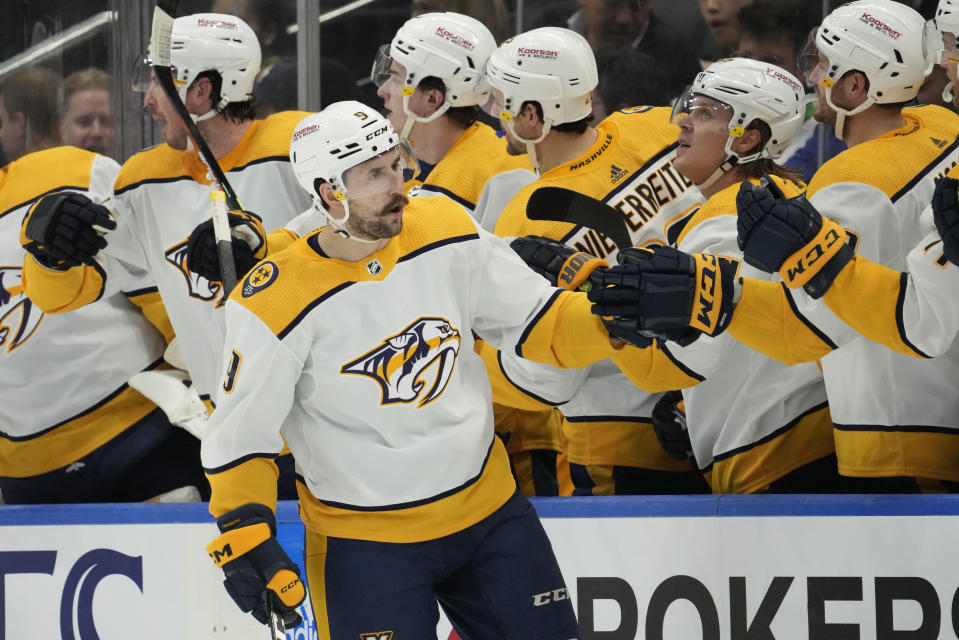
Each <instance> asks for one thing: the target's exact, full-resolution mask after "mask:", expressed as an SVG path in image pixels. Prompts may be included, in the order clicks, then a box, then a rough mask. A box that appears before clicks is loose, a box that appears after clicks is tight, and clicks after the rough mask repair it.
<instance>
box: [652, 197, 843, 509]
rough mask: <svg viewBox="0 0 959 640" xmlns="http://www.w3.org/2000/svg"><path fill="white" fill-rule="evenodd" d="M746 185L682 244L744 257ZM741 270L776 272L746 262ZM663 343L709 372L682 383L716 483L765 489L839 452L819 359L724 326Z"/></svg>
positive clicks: (720, 488) (693, 435)
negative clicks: (784, 355)
mask: <svg viewBox="0 0 959 640" xmlns="http://www.w3.org/2000/svg"><path fill="white" fill-rule="evenodd" d="M774 180H776V182H777V184H778V186H779V188H780V189H781V190H782V191H783V193H785V194H786V195H787V197H791V196H793V195H798V194H799V193H800V188H799V186H797V185H795V184H794V183H791V182H786V181H783V180H781V179H779V178H774ZM754 182H755V183H757V184H758V180H757V181H754ZM739 186H740V185H739V184H735V185H733V186H731V187H727V188H726V189H724V190H722V191H720V192H719V193H716V194H715V195H713V196H712V197H711V198H710V199H709V201H707V203H706V204H705V205H703V207H702V209H700V211H699V214H697V215H696V216H695V217H694V218H693V219H692V220H691V221H690V223H689V224H688V225H687V226H686V229H685V230H684V232H683V234H682V235H681V236H680V240H679V249H681V250H682V251H684V252H686V253H710V254H714V255H723V256H729V257H733V258H736V259H739V260H741V259H742V251H741V250H740V249H739V246H738V245H737V240H736V234H737V230H736V225H737V218H736V194H737V193H738V192H739ZM740 275H741V276H748V277H751V278H757V279H763V280H771V279H773V278H774V277H775V276H772V275H769V274H766V273H764V272H761V271H759V270H758V269H756V268H754V267H751V266H749V265H748V264H745V263H743V264H742V267H741V269H740ZM663 348H664V349H666V350H667V351H668V352H669V353H670V354H672V356H673V357H674V358H675V359H676V360H677V361H678V362H680V363H681V364H682V365H684V366H685V367H686V368H687V369H688V370H689V371H691V372H693V373H694V374H695V375H696V376H697V377H700V378H701V379H702V382H700V383H699V384H697V385H695V386H693V387H690V388H687V389H683V400H684V404H685V408H686V423H687V425H688V430H689V438H690V442H691V443H692V447H693V452H694V454H695V456H696V462H697V463H698V464H699V467H700V469H702V470H703V471H704V473H706V476H707V478H708V479H709V481H710V484H711V486H712V487H713V490H714V491H716V492H719V493H751V492H754V491H757V490H761V489H763V488H764V487H765V486H767V485H768V484H769V483H770V482H772V481H774V480H776V479H778V478H780V477H782V476H784V475H786V474H787V473H789V472H790V471H793V470H795V469H797V468H798V467H800V466H802V465H804V464H807V463H809V462H811V461H813V460H817V459H819V458H822V457H824V456H826V455H829V454H831V453H832V452H833V450H834V447H833V443H832V424H831V423H830V421H829V412H828V410H827V408H826V387H825V385H824V383H823V379H822V374H821V373H820V371H819V367H818V366H817V365H816V364H815V363H803V364H797V365H795V366H792V367H790V366H788V365H786V364H783V363H781V362H777V361H775V360H772V359H771V358H767V357H766V356H764V355H762V354H760V353H758V352H756V351H753V350H752V349H749V348H748V347H747V346H745V345H743V344H741V343H739V342H737V341H736V340H735V339H734V338H733V337H732V336H730V335H728V334H725V333H724V334H722V335H720V336H717V337H715V338H712V337H709V336H701V337H700V338H699V339H698V340H696V341H695V342H693V343H692V344H690V345H689V346H687V347H680V346H678V345H676V344H675V343H669V344H668V345H666V346H664V347H663ZM771 443H775V444H771Z"/></svg>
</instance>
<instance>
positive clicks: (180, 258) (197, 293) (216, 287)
mask: <svg viewBox="0 0 959 640" xmlns="http://www.w3.org/2000/svg"><path fill="white" fill-rule="evenodd" d="M186 251H187V240H184V241H183V242H181V243H180V244H177V245H174V246H172V247H170V248H169V249H167V250H166V253H165V256H166V260H167V262H169V263H170V264H172V265H173V266H174V267H176V269H177V271H179V272H180V275H182V276H183V277H184V279H186V283H187V288H188V289H189V294H190V297H191V298H198V299H200V300H204V301H207V300H216V298H217V296H218V295H219V294H220V293H221V292H222V291H223V287H222V286H221V285H220V283H219V282H210V281H209V280H207V279H206V278H204V277H203V276H201V275H200V274H198V273H193V272H192V271H190V270H189V269H187V267H186ZM219 298H220V299H219V300H217V302H216V306H218V307H220V306H222V305H223V304H224V303H225V302H226V300H224V299H223V296H219Z"/></svg>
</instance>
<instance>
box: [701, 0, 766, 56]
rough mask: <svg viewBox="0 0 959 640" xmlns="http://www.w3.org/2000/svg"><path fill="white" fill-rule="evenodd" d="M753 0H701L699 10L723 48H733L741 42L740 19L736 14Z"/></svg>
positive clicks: (714, 37)
mask: <svg viewBox="0 0 959 640" xmlns="http://www.w3.org/2000/svg"><path fill="white" fill-rule="evenodd" d="M752 3H753V0H699V11H700V13H702V14H703V20H705V21H706V25H707V26H708V27H709V31H710V32H711V33H712V34H713V39H714V40H715V41H716V42H717V44H719V46H720V47H722V48H723V49H732V48H733V47H735V46H736V43H738V42H739V19H738V18H737V17H736V14H738V13H739V10H740V9H742V8H743V7H745V6H746V5H748V4H752Z"/></svg>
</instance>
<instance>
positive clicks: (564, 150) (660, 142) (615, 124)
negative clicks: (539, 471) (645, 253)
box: [481, 27, 707, 495]
mask: <svg viewBox="0 0 959 640" xmlns="http://www.w3.org/2000/svg"><path fill="white" fill-rule="evenodd" d="M484 75H485V79H486V83H487V84H488V85H489V89H490V99H489V101H488V102H487V104H486V106H485V109H486V110H487V112H488V113H490V114H491V115H496V116H498V117H499V118H500V119H501V123H502V125H503V128H504V130H505V131H507V137H508V138H509V140H510V148H511V152H513V153H521V154H527V155H529V157H530V158H531V159H534V161H535V163H536V164H537V167H538V169H539V171H540V175H539V178H538V179H537V180H536V181H535V182H533V183H531V184H530V185H528V186H527V187H525V188H523V189H522V190H521V191H520V192H519V193H518V194H517V195H516V196H515V197H514V198H513V199H512V200H511V201H510V202H509V204H508V205H507V206H506V207H505V208H504V209H503V211H502V213H501V214H500V215H499V217H498V219H496V220H495V227H493V228H494V233H496V235H498V236H500V237H503V238H510V239H512V238H517V237H523V236H526V235H538V236H545V237H548V238H550V239H552V240H554V241H560V242H566V243H569V244H570V245H573V246H575V247H576V248H577V249H580V250H583V251H586V252H591V253H593V254H594V255H596V256H597V257H599V258H607V257H610V258H611V256H612V255H614V254H615V246H614V245H613V243H612V242H611V241H610V240H609V239H608V238H606V237H605V236H602V235H601V234H598V233H597V232H596V231H594V230H592V229H589V228H586V227H583V226H579V225H574V224H571V223H567V222H552V221H543V220H531V219H530V218H528V217H527V215H526V209H527V204H528V203H529V202H530V199H531V197H532V196H533V194H534V193H535V192H536V191H537V190H538V189H540V188H542V187H555V186H558V187H564V188H567V189H571V190H574V191H577V192H580V193H583V194H585V195H587V196H590V197H592V198H596V199H598V200H602V201H604V202H606V203H608V204H609V205H610V206H612V207H615V208H617V209H619V210H620V211H621V212H622V213H623V214H624V216H625V217H627V218H628V221H629V222H628V224H629V227H630V236H631V240H632V242H634V243H636V244H647V243H656V244H667V243H668V242H670V238H673V239H674V238H675V237H676V235H677V234H678V233H679V230H680V229H681V228H682V226H683V224H685V223H686V222H687V221H688V220H689V218H690V217H691V216H692V213H693V211H695V209H696V208H697V207H698V206H699V204H700V203H701V197H700V194H699V192H698V190H697V189H696V188H695V187H694V186H693V184H692V183H691V182H690V181H689V180H685V179H684V178H682V177H681V176H679V175H678V174H677V173H676V171H675V169H674V168H673V165H672V162H673V160H674V158H675V155H676V149H677V143H676V135H677V133H678V132H679V129H678V128H677V127H676V126H675V125H673V124H670V122H669V115H670V110H669V109H668V108H666V107H643V106H640V107H632V108H628V109H622V110H620V111H616V112H614V113H612V114H610V115H609V116H608V117H607V118H606V119H605V120H603V121H602V122H600V123H598V124H597V125H596V126H595V127H593V126H592V125H591V123H590V120H591V118H592V106H591V100H592V93H591V91H592V89H593V88H594V87H595V86H596V83H597V82H598V75H597V70H596V61H595V58H594V55H593V52H592V49H590V47H589V44H588V43H587V42H586V40H585V39H584V38H583V37H582V36H580V35H579V34H577V33H575V32H573V31H570V30H569V29H561V28H557V27H544V28H541V29H533V30H532V31H528V32H526V33H523V34H520V35H518V36H516V37H515V38H511V39H510V40H508V41H507V42H504V43H503V44H502V45H500V47H499V48H498V49H497V50H496V51H495V52H494V53H493V55H492V56H490V60H489V62H488V63H487V65H486V71H485V74H484ZM482 224H483V227H484V228H490V221H489V220H488V219H484V220H483V221H482ZM514 246H515V245H514ZM534 250H535V249H534ZM521 253H522V251H521ZM481 350H482V351H483V352H484V353H483V357H484V360H486V362H487V363H488V365H489V370H490V375H491V378H492V379H493V383H494V390H495V391H496V392H497V393H494V396H496V395H497V394H498V393H500V392H502V393H504V394H507V395H509V396H511V398H512V399H511V402H513V403H515V404H517V405H519V406H521V407H522V408H525V409H532V408H534V407H536V406H537V402H540V404H538V406H540V407H543V406H552V405H559V409H560V411H561V412H562V414H563V416H564V423H563V431H564V434H563V435H564V436H565V438H566V439H567V441H568V453H569V461H570V469H571V475H572V477H573V484H574V492H575V493H576V494H577V495H612V494H614V493H624V494H625V493H632V494H636V493H692V492H702V491H706V490H707V487H706V486H705V483H704V482H703V480H702V477H701V475H700V474H699V472H698V471H697V470H696V469H694V468H693V467H691V466H690V464H689V462H688V461H687V460H685V459H684V460H677V459H675V458H674V457H672V456H670V455H669V454H668V453H667V452H666V451H664V450H663V448H662V447H661V446H660V444H659V442H658V441H657V438H656V434H655V433H654V430H653V427H652V424H651V416H652V410H653V407H654V406H655V404H656V402H657V400H658V396H656V395H653V394H647V393H643V392H641V391H639V390H637V389H635V387H634V386H633V385H632V384H631V383H630V381H629V380H627V379H626V378H625V376H623V375H622V373H620V371H619V369H618V368H617V367H616V365H615V364H614V363H613V362H601V363H597V364H596V365H595V366H593V367H590V369H589V371H575V372H574V371H558V370H555V369H554V368H552V367H547V366H543V365H539V364H537V363H531V362H529V361H527V360H523V359H520V358H517V357H516V355H515V354H512V353H509V352H504V353H501V354H495V353H488V352H489V351H490V349H489V348H488V346H484V345H481ZM500 374H502V375H500ZM673 381H674V382H675V385H676V386H667V387H663V388H662V389H663V390H665V389H673V388H678V386H682V385H684V384H687V383H690V382H692V381H693V380H692V379H691V378H689V377H688V376H686V375H685V374H679V375H678V376H675V377H674V378H673ZM663 382H664V383H665V382H666V381H665V379H664V380H663ZM511 392H515V393H511ZM541 401H545V405H544V404H543V403H541Z"/></svg>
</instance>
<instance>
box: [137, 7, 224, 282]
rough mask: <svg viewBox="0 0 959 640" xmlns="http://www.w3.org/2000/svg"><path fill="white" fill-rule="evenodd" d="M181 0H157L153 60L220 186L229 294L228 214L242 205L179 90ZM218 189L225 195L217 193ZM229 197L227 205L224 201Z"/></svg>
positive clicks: (216, 225) (218, 231)
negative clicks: (175, 40)
mask: <svg viewBox="0 0 959 640" xmlns="http://www.w3.org/2000/svg"><path fill="white" fill-rule="evenodd" d="M177 4H179V0H157V4H156V8H155V9H154V10H153V26H152V30H151V34H150V53H149V56H150V61H151V62H152V66H153V71H154V74H155V75H156V78H157V82H159V84H160V88H161V89H163V93H164V94H165V95H166V97H167V98H168V99H169V100H170V103H171V104H172V105H173V108H174V110H175V111H176V114H177V116H178V117H179V118H180V121H181V122H182V123H183V126H184V127H185V128H186V131H187V135H189V136H190V139H191V140H192V141H193V146H194V147H195V148H196V150H197V152H198V153H199V154H200V158H201V159H202V160H203V162H204V164H206V166H207V169H208V170H209V174H210V179H211V180H212V181H213V184H214V185H215V187H216V190H215V191H214V193H213V194H212V195H211V200H212V201H213V234H214V236H215V237H216V249H217V257H218V258H219V262H220V275H221V276H222V278H221V279H222V285H223V293H224V296H229V295H230V291H231V290H232V289H233V287H234V286H235V285H236V280H237V278H236V265H235V264H234V262H233V247H232V244H231V243H232V238H231V237H230V223H229V220H228V218H227V213H226V210H227V209H228V208H229V209H242V207H241V206H240V201H239V199H238V198H237V197H236V192H234V191H233V187H232V186H230V183H229V181H228V180H227V179H226V175H224V173H223V170H222V169H221V168H220V165H219V163H218V162H217V161H216V157H215V156H214V155H213V152H212V151H210V147H209V146H208V145H207V143H206V140H204V139H203V135H202V134H201V133H200V130H199V129H198V128H197V126H196V123H195V122H194V121H193V118H192V117H191V116H190V112H189V111H187V109H186V105H184V104H183V101H182V100H180V94H179V93H178V92H177V88H176V83H175V82H174V80H173V68H172V66H171V64H170V45H171V43H172V35H173V15H174V14H175V13H176V8H177ZM217 192H219V193H220V194H221V196H217V195H216V194H217ZM224 201H225V206H224V205H223V202H224Z"/></svg>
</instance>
